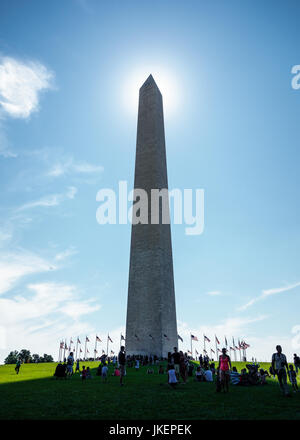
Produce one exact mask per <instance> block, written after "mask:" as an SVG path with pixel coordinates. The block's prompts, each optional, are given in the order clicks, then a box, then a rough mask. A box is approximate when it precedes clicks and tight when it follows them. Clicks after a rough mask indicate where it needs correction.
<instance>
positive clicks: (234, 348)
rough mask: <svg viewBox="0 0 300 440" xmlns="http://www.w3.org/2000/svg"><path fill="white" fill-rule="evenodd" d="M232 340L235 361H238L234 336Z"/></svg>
mask: <svg viewBox="0 0 300 440" xmlns="http://www.w3.org/2000/svg"><path fill="white" fill-rule="evenodd" d="M232 342H233V348H234V361H235V362H236V350H235V343H234V337H233V336H232Z"/></svg>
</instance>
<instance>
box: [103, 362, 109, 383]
mask: <svg viewBox="0 0 300 440" xmlns="http://www.w3.org/2000/svg"><path fill="white" fill-rule="evenodd" d="M107 374H108V368H107V365H106V363H105V364H104V365H103V367H102V382H107Z"/></svg>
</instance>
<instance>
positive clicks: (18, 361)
mask: <svg viewBox="0 0 300 440" xmlns="http://www.w3.org/2000/svg"><path fill="white" fill-rule="evenodd" d="M20 367H21V359H20V358H19V359H18V360H17V363H16V368H15V370H16V373H17V374H19V371H20Z"/></svg>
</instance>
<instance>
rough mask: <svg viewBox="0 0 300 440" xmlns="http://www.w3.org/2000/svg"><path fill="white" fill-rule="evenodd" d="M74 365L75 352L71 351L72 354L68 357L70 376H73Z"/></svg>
mask: <svg viewBox="0 0 300 440" xmlns="http://www.w3.org/2000/svg"><path fill="white" fill-rule="evenodd" d="M73 365H74V357H73V352H72V351H71V353H70V354H69V356H68V360H67V373H68V376H72V374H73Z"/></svg>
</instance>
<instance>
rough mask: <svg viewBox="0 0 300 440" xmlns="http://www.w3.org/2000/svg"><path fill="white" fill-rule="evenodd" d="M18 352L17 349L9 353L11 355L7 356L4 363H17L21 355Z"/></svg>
mask: <svg viewBox="0 0 300 440" xmlns="http://www.w3.org/2000/svg"><path fill="white" fill-rule="evenodd" d="M18 354H19V353H18V352H17V350H15V351H11V352H10V353H9V355H8V356H7V358H6V359H5V360H4V363H5V364H16V363H17V360H18V357H19V356H18Z"/></svg>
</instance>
